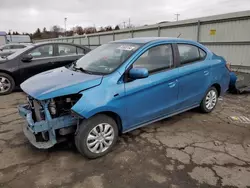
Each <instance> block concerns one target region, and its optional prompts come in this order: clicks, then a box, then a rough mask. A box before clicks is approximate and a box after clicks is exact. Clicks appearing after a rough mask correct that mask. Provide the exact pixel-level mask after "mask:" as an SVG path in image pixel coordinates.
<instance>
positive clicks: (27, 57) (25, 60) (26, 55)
mask: <svg viewBox="0 0 250 188" xmlns="http://www.w3.org/2000/svg"><path fill="white" fill-rule="evenodd" d="M32 59H33V56H32V55H31V54H25V55H24V56H23V57H22V61H23V62H27V63H28V62H31V60H32Z"/></svg>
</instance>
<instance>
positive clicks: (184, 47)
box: [178, 44, 206, 65]
mask: <svg viewBox="0 0 250 188" xmlns="http://www.w3.org/2000/svg"><path fill="white" fill-rule="evenodd" d="M178 50H179V54H180V63H181V65H184V64H188V63H192V62H195V61H200V60H203V59H205V57H206V52H204V51H203V50H201V49H200V48H198V47H196V46H193V45H189V44H178Z"/></svg>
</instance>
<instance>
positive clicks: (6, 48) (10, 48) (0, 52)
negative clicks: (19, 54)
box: [0, 43, 29, 57]
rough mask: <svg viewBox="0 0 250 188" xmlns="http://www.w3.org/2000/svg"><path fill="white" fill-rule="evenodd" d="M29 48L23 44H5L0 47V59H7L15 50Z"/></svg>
mask: <svg viewBox="0 0 250 188" xmlns="http://www.w3.org/2000/svg"><path fill="white" fill-rule="evenodd" d="M27 46H29V44H23V43H20V44H19V43H16V44H14V43H12V44H5V45H2V46H0V57H7V56H9V55H11V54H13V53H15V52H16V51H17V50H20V49H23V48H26V47H27Z"/></svg>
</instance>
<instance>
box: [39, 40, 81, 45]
mask: <svg viewBox="0 0 250 188" xmlns="http://www.w3.org/2000/svg"><path fill="white" fill-rule="evenodd" d="M43 44H69V45H76V46H79V45H78V44H74V43H68V42H58V41H48V42H38V43H34V45H35V46H39V45H43Z"/></svg>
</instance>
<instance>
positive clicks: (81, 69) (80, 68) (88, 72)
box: [73, 66, 93, 74]
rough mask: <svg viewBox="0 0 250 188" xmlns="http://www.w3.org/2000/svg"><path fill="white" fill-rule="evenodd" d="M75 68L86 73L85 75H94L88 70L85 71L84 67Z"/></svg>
mask: <svg viewBox="0 0 250 188" xmlns="http://www.w3.org/2000/svg"><path fill="white" fill-rule="evenodd" d="M73 68H74V69H75V70H79V71H81V72H84V73H87V74H93V73H92V72H90V71H87V70H85V69H83V68H82V67H76V66H74V67H73Z"/></svg>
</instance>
